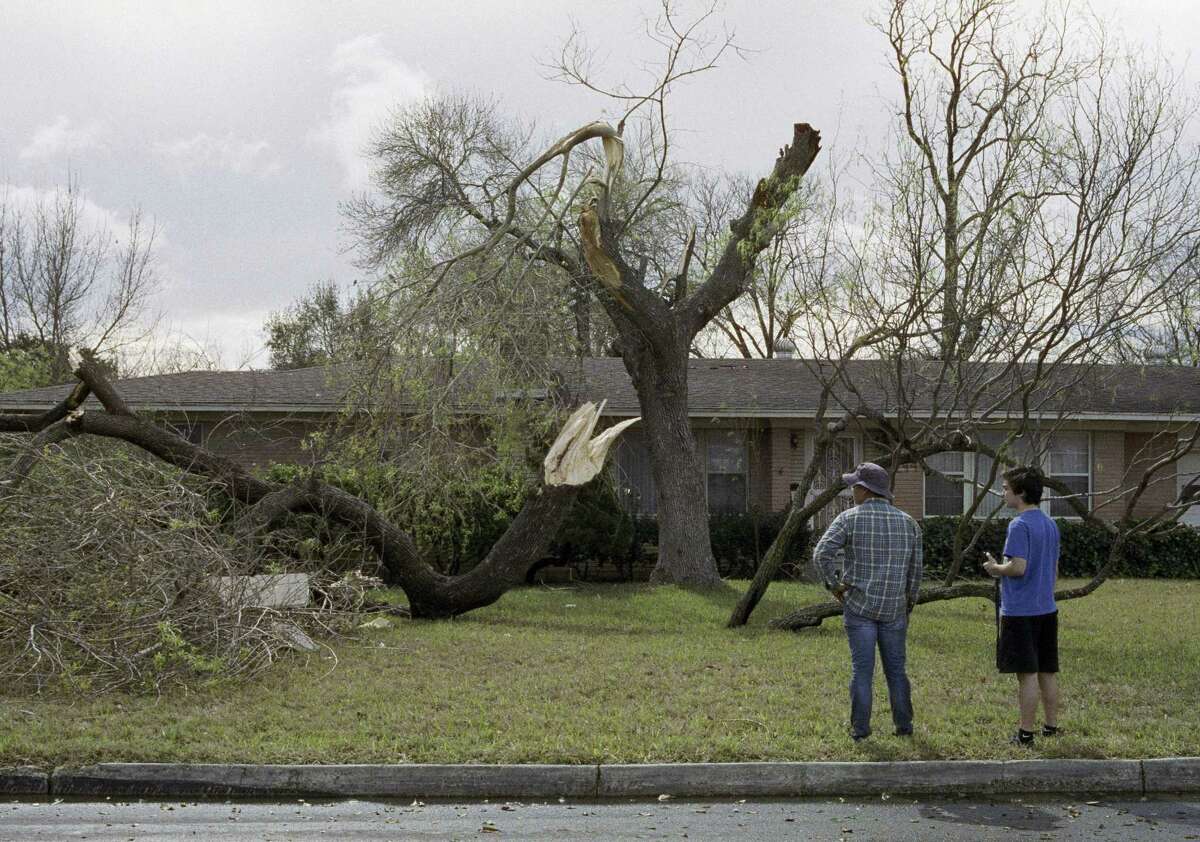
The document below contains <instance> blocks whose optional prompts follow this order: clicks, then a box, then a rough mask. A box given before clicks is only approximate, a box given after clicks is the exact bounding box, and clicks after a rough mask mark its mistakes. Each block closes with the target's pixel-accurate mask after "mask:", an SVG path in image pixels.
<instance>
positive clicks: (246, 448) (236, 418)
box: [203, 414, 318, 467]
mask: <svg viewBox="0 0 1200 842" xmlns="http://www.w3.org/2000/svg"><path fill="white" fill-rule="evenodd" d="M203 423H204V425H205V433H204V445H205V447H207V448H209V449H210V450H212V451H213V452H214V453H219V454H221V455H222V456H227V457H229V458H230V459H233V460H234V461H236V462H238V463H239V464H241V465H245V466H247V467H265V466H266V465H269V464H270V463H272V462H304V461H308V460H310V459H311V458H312V454H311V453H308V452H306V451H304V450H302V449H301V447H300V443H301V441H302V440H303V438H304V437H305V436H306V435H308V434H309V433H311V432H312V431H313V430H315V429H318V426H317V424H316V423H314V422H313V421H308V420H302V419H298V418H292V417H289V416H272V415H265V414H264V415H229V416H225V417H223V418H219V419H216V418H214V419H211V420H210V419H207V418H206V419H204V422H203Z"/></svg>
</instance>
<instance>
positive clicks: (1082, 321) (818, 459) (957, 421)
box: [729, 0, 1200, 628]
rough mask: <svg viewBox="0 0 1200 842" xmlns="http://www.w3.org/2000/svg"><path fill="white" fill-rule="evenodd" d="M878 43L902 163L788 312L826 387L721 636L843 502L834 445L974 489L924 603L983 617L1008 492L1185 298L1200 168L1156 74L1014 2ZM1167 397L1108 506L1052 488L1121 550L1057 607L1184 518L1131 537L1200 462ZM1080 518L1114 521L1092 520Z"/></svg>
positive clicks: (894, 17) (1161, 521) (1186, 400)
mask: <svg viewBox="0 0 1200 842" xmlns="http://www.w3.org/2000/svg"><path fill="white" fill-rule="evenodd" d="M880 28H881V30H882V31H883V34H884V35H885V36H886V38H887V40H888V44H889V47H890V51H891V54H892V59H893V62H894V69H895V71H896V75H897V79H898V80H899V83H900V107H899V109H898V113H899V119H898V125H897V132H896V142H895V144H893V151H892V153H891V154H890V155H889V156H888V157H886V158H885V159H883V160H882V161H880V162H879V163H877V164H876V165H875V167H874V170H875V176H876V178H875V181H876V184H877V185H878V189H879V193H880V195H879V197H878V198H877V200H876V201H875V202H874V204H873V207H872V210H871V212H870V213H868V214H866V215H865V217H864V218H863V219H862V220H861V224H860V225H859V226H856V227H853V228H852V229H851V230H848V231H847V232H846V233H845V234H844V236H843V238H842V241H841V243H840V246H839V254H840V259H839V260H838V261H836V267H835V268H836V271H832V272H830V273H828V274H825V275H822V276H820V277H816V278H814V279H810V280H809V281H807V286H806V287H804V288H803V289H802V290H801V293H800V294H801V295H802V296H803V297H805V298H806V299H807V300H808V302H809V304H810V307H809V309H808V310H807V312H806V313H805V314H804V315H803V316H801V317H800V318H799V319H798V320H797V327H796V330H795V332H794V333H793V334H792V338H793V340H794V341H795V343H796V344H797V346H799V347H801V348H804V349H808V350H809V351H810V353H811V355H812V356H813V357H814V358H816V359H817V360H822V361H823V362H813V363H811V364H810V369H811V371H812V373H813V374H814V376H815V377H816V379H817V380H818V382H820V383H821V385H822V395H821V403H820V407H819V410H818V415H817V420H816V425H817V440H816V446H815V448H814V449H815V458H814V459H813V462H812V463H811V464H810V465H809V467H808V471H807V474H806V476H805V477H804V478H803V480H802V481H801V483H800V489H799V491H798V492H797V494H796V497H795V500H794V501H793V505H792V509H791V511H790V512H789V515H788V517H787V520H786V522H785V526H784V527H783V529H782V531H781V533H780V535H779V537H778V539H777V541H776V544H775V545H774V546H772V547H771V549H770V550H769V551H768V553H767V555H766V559H765V561H764V563H763V564H762V565H761V567H760V569H759V571H758V574H757V575H756V577H755V580H754V582H753V583H752V584H751V587H750V588H749V589H748V591H747V593H746V594H745V596H744V597H743V599H742V600H741V601H740V603H739V604H738V606H737V608H736V609H735V610H734V612H733V614H732V615H731V617H730V620H729V622H730V624H731V625H740V624H742V623H744V622H746V620H747V618H748V617H749V615H750V613H751V612H752V611H753V610H754V607H755V606H756V605H757V603H758V601H759V599H760V598H761V596H762V594H763V592H764V591H765V589H766V588H767V586H768V584H769V582H770V580H771V577H772V576H773V575H774V573H775V571H776V570H777V569H778V566H779V564H780V563H781V562H782V560H783V552H784V548H786V547H787V546H788V543H789V542H790V540H791V538H792V536H793V535H794V534H795V533H796V532H797V531H798V530H799V529H801V528H803V527H805V526H806V525H808V524H810V523H811V522H812V519H813V518H814V517H815V516H816V515H818V514H819V513H821V512H823V511H825V510H826V507H827V506H828V505H829V504H830V503H831V502H833V501H835V500H836V499H837V498H838V496H839V494H840V493H841V492H842V491H843V490H844V489H843V488H842V486H841V483H840V482H839V481H838V479H837V473H838V472H837V471H835V470H834V471H831V470H827V466H826V464H825V463H826V462H827V461H829V462H831V463H836V462H837V460H836V459H832V458H830V457H831V454H833V453H834V452H835V451H836V445H837V442H838V439H839V437H840V436H842V435H845V434H856V435H858V436H860V437H861V438H862V439H863V441H864V442H865V443H866V444H867V446H868V448H869V450H870V451H871V453H870V455H871V456H873V457H874V458H875V461H877V462H879V463H880V464H882V465H884V466H885V467H887V468H889V469H890V470H891V471H892V472H893V475H895V474H896V472H897V471H900V470H901V469H902V468H904V467H905V466H916V467H919V468H920V469H921V470H923V471H924V472H925V473H926V475H927V476H928V477H929V478H930V481H937V482H940V483H943V484H948V485H950V486H951V487H952V488H957V489H965V496H964V497H963V501H964V508H963V517H962V520H961V521H960V524H959V527H958V532H957V534H956V535H955V540H954V549H953V555H952V558H951V559H945V560H937V561H940V562H943V563H944V566H945V570H946V573H945V576H944V579H943V582H942V583H941V587H938V588H932V589H929V590H928V591H926V592H923V593H922V596H921V601H928V600H933V599H945V598H953V597H957V596H986V597H990V596H991V588H990V586H989V585H988V584H987V583H978V582H960V581H959V577H960V574H961V573H962V565H963V560H964V556H965V555H966V554H967V553H968V552H969V551H970V550H971V549H972V548H973V547H974V546H975V544H976V542H977V541H978V540H979V536H980V535H981V534H982V531H983V529H984V528H985V526H986V524H987V522H988V521H989V520H990V519H991V518H994V517H995V515H996V512H997V509H998V506H997V505H996V500H997V499H998V498H997V494H996V488H997V486H998V484H999V483H998V480H999V473H1001V472H1002V471H1003V470H1004V468H1005V467H1006V466H1010V465H1013V464H1016V463H1017V462H1026V463H1027V462H1029V461H1038V460H1039V455H1040V454H1041V453H1044V452H1045V447H1046V442H1047V441H1048V439H1049V437H1050V436H1052V435H1053V434H1054V433H1055V432H1056V431H1061V430H1067V429H1071V428H1072V426H1073V421H1074V419H1075V418H1076V415H1077V410H1078V407H1079V406H1080V405H1081V404H1082V403H1084V401H1082V400H1081V397H1082V396H1085V395H1086V396H1092V397H1094V396H1096V395H1103V394H1106V393H1108V392H1111V391H1112V390H1114V389H1117V388H1119V387H1120V386H1122V385H1124V386H1128V385H1129V384H1127V383H1126V384H1121V383H1115V382H1114V378H1118V377H1129V376H1130V374H1131V372H1130V370H1129V369H1112V368H1106V367H1105V365H1104V363H1106V362H1114V361H1118V360H1120V359H1122V358H1123V351H1124V350H1125V349H1126V348H1127V344H1128V342H1129V338H1130V336H1131V334H1132V332H1133V329H1134V328H1136V327H1137V326H1139V325H1142V326H1144V325H1148V324H1150V325H1152V324H1156V323H1160V322H1162V321H1163V320H1164V319H1169V317H1170V315H1171V313H1172V309H1171V308H1172V307H1173V305H1174V303H1175V302H1177V301H1178V300H1179V295H1180V292H1181V290H1183V289H1186V288H1187V286H1188V285H1189V284H1193V285H1194V277H1195V267H1196V265H1197V259H1198V258H1200V222H1198V220H1200V159H1198V158H1197V155H1196V153H1195V151H1194V150H1193V149H1192V148H1191V147H1190V146H1189V145H1187V144H1186V143H1185V142H1184V138H1185V137H1186V136H1187V132H1188V131H1189V127H1190V126H1191V117H1192V110H1191V109H1190V107H1189V106H1188V105H1187V103H1181V102H1180V101H1179V99H1178V96H1177V91H1176V84H1175V82H1174V81H1173V79H1172V77H1171V76H1170V74H1169V73H1166V72H1164V71H1163V70H1162V69H1161V68H1159V67H1154V66H1151V67H1144V66H1142V65H1140V64H1139V62H1138V61H1137V60H1135V59H1132V58H1122V59H1119V58H1117V56H1118V55H1119V52H1118V51H1116V50H1114V49H1112V47H1111V45H1107V44H1105V43H1104V42H1103V40H1102V39H1101V40H1100V42H1098V43H1093V44H1084V45H1080V44H1079V43H1078V42H1079V41H1080V40H1081V39H1082V36H1080V35H1079V34H1078V33H1075V32H1072V31H1071V30H1070V28H1069V27H1068V25H1067V21H1066V20H1064V19H1057V20H1056V19H1054V18H1052V17H1042V18H1037V19H1032V20H1031V19H1028V18H1025V19H1024V20H1022V17H1021V16H1020V15H1019V14H1018V12H1017V9H1016V8H1015V4H1013V3H1012V2H1010V0H972V2H970V3H966V4H961V5H959V6H952V5H946V4H943V3H937V2H930V3H925V2H900V0H897V2H895V3H894V4H891V10H890V14H889V15H888V16H887V18H886V19H885V20H884V21H882V22H881V23H880ZM802 286H804V285H803V284H802ZM1177 397H1178V402H1177V405H1174V406H1170V407H1166V408H1164V411H1163V414H1164V415H1165V416H1167V417H1168V423H1165V424H1164V425H1163V427H1162V428H1161V429H1160V430H1159V431H1157V433H1156V434H1155V435H1154V436H1153V437H1152V438H1151V440H1150V442H1148V443H1147V444H1146V445H1145V446H1144V447H1143V448H1142V452H1140V453H1137V454H1133V456H1134V457H1135V458H1133V459H1132V460H1131V463H1133V464H1135V465H1137V467H1136V468H1134V469H1133V470H1131V472H1130V473H1129V475H1127V476H1124V477H1121V478H1120V481H1118V482H1114V483H1112V485H1111V487H1098V488H1094V489H1090V492H1091V493H1090V494H1089V489H1086V488H1079V487H1077V486H1076V487H1071V486H1070V485H1068V484H1066V483H1064V482H1062V481H1061V480H1059V479H1056V478H1055V477H1053V476H1050V477H1049V478H1048V480H1047V486H1048V487H1049V488H1050V489H1051V490H1052V492H1054V494H1055V495H1057V496H1058V497H1059V498H1060V499H1059V502H1058V503H1056V505H1058V506H1059V507H1062V506H1069V508H1070V513H1071V514H1074V515H1076V516H1078V517H1080V518H1082V519H1083V520H1085V521H1086V522H1088V523H1091V524H1093V525H1095V526H1096V527H1098V528H1100V529H1103V530H1104V531H1105V532H1107V533H1108V534H1109V535H1110V536H1111V539H1112V543H1111V554H1110V556H1109V558H1108V560H1107V561H1106V562H1105V563H1104V564H1103V565H1102V566H1101V568H1100V569H1099V570H1097V572H1096V575H1095V577H1094V578H1093V579H1092V580H1091V581H1090V582H1089V583H1088V584H1087V585H1086V586H1085V587H1083V588H1079V589H1075V590H1071V591H1064V592H1063V593H1062V594H1061V596H1062V597H1063V598H1070V597H1076V596H1084V595H1086V594H1088V593H1091V592H1092V591H1093V590H1094V589H1095V588H1096V587H1098V586H1099V585H1100V584H1101V583H1102V582H1103V581H1104V580H1105V578H1107V576H1108V575H1109V574H1110V573H1111V572H1112V570H1113V569H1114V567H1115V565H1116V564H1117V563H1118V562H1119V560H1120V557H1121V554H1122V549H1123V547H1124V545H1125V544H1126V543H1127V541H1128V540H1129V539H1130V537H1131V536H1133V535H1136V534H1138V533H1141V532H1146V531H1151V530H1155V529H1158V528H1162V527H1163V526H1167V525H1169V524H1171V523H1173V522H1174V521H1176V520H1177V519H1178V517H1179V515H1180V513H1182V512H1183V511H1184V510H1186V508H1187V507H1188V506H1189V505H1193V504H1195V503H1196V502H1197V495H1196V493H1195V489H1193V490H1192V491H1191V492H1190V494H1185V495H1184V497H1183V498H1180V499H1175V500H1174V502H1172V503H1170V504H1169V505H1162V506H1159V507H1158V508H1157V510H1155V511H1153V512H1149V513H1146V512H1145V511H1144V509H1145V507H1144V506H1143V507H1141V509H1138V511H1137V513H1138V517H1137V519H1135V518H1134V514H1135V508H1136V507H1137V504H1138V501H1139V500H1141V499H1142V498H1143V497H1144V496H1145V492H1146V491H1147V490H1148V489H1150V488H1152V487H1154V486H1155V485H1157V484H1160V483H1163V482H1166V481H1170V480H1171V477H1172V473H1173V472H1172V471H1171V466H1172V465H1174V464H1175V463H1177V462H1178V460H1179V459H1180V458H1181V457H1182V456H1183V455H1185V454H1186V453H1188V452H1190V451H1193V450H1194V449H1195V448H1196V443H1197V430H1196V422H1195V418H1196V416H1197V414H1200V406H1197V404H1196V403H1195V400H1196V398H1195V395H1194V394H1180V395H1178V396H1177ZM1171 416H1174V417H1173V418H1172V417H1171ZM972 454H974V455H973V456H972ZM955 459H957V460H958V461H957V466H958V469H957V470H953V471H952V470H950V467H951V466H953V465H954V464H955V462H954V460H955ZM964 459H965V460H967V461H966V462H964V461H963V460H964ZM965 465H971V466H972V468H971V470H969V471H968V470H964V466H965ZM1051 473H1052V472H1051ZM951 493H952V492H951ZM1091 503H1096V504H1097V506H1099V505H1106V506H1108V507H1109V511H1113V510H1116V511H1117V512H1118V515H1117V517H1115V518H1113V519H1109V518H1102V517H1099V516H1098V515H1097V514H1096V512H1095V511H1094V508H1096V506H1092V505H1090V504H1091ZM1061 513H1064V514H1065V513H1066V512H1061ZM977 516H978V517H977ZM840 611H841V609H840V607H839V606H837V605H836V604H835V603H832V602H830V603H826V604H822V605H815V606H811V607H808V608H802V609H800V610H799V611H797V612H795V613H793V614H791V615H789V616H788V617H785V618H781V619H779V620H778V621H777V623H778V624H779V625H781V626H783V627H787V628H801V627H804V626H806V625H813V624H816V623H819V622H820V620H821V619H822V618H824V617H829V616H834V615H836V614H839V613H840Z"/></svg>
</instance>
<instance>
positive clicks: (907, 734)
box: [892, 728, 913, 737]
mask: <svg viewBox="0 0 1200 842" xmlns="http://www.w3.org/2000/svg"><path fill="white" fill-rule="evenodd" d="M912 735H913V732H912V728H909V729H908V730H907V731H902V730H900V729H899V728H897V729H896V730H895V731H893V732H892V736H894V737H911V736H912Z"/></svg>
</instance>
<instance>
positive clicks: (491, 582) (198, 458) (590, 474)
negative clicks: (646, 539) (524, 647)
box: [0, 361, 640, 618]
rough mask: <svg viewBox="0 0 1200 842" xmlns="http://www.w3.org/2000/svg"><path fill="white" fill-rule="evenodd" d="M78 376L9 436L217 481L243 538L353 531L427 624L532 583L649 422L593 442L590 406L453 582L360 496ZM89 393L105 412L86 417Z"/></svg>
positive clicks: (87, 371) (17, 476)
mask: <svg viewBox="0 0 1200 842" xmlns="http://www.w3.org/2000/svg"><path fill="white" fill-rule="evenodd" d="M76 376H77V377H79V380H80V385H78V386H77V387H76V388H75V389H74V390H73V391H72V393H71V395H70V396H69V397H68V398H67V399H65V400H64V401H63V402H62V403H61V404H59V405H58V406H57V407H55V408H54V409H52V410H50V411H48V412H46V413H43V414H42V415H39V416H22V415H0V431H7V432H27V433H39V434H41V435H40V436H39V438H38V439H37V440H36V441H37V442H38V445H39V447H40V446H44V444H46V443H49V442H51V441H60V440H62V439H64V438H69V437H71V436H77V435H93V436H99V437H101V438H111V439H120V440H121V441H125V442H128V443H129V444H132V445H134V446H136V447H139V448H141V449H142V450H144V451H146V452H147V453H150V454H152V455H154V456H156V457H158V458H159V459H162V460H163V461H165V462H167V463H169V464H171V465H174V466H175V467H177V468H179V469H180V470H182V471H185V472H187V473H190V474H195V475H197V476H203V477H207V478H208V479H210V480H212V481H215V482H216V483H217V485H218V486H220V487H221V488H222V489H223V490H224V492H225V493H226V494H228V495H229V496H230V497H232V498H233V499H235V500H238V501H239V502H241V503H244V504H246V505H248V506H250V507H251V508H250V510H249V511H248V512H247V514H246V515H245V516H243V518H242V520H241V521H240V522H239V524H238V528H239V529H251V530H253V529H271V528H273V527H275V526H276V525H278V524H279V523H280V522H282V519H283V516H284V515H286V514H288V513H289V512H308V513H312V514H316V515H319V516H321V517H325V518H328V519H329V520H331V521H334V522H336V523H338V524H340V525H342V526H345V527H348V528H350V529H353V530H355V531H356V532H358V533H359V534H361V535H362V536H363V537H364V539H365V540H366V541H367V543H368V544H369V545H370V546H371V547H372V548H373V549H374V550H375V552H376V553H377V555H378V556H379V559H380V561H381V563H382V565H383V569H384V572H385V581H387V582H388V584H391V585H396V586H398V587H400V588H401V589H402V590H403V591H404V593H405V595H406V596H407V597H408V599H409V608H410V611H411V614H412V616H413V617H419V618H443V617H453V616H456V615H458V614H463V613H466V612H467V611H471V610H473V609H476V608H481V607H483V606H485V605H489V604H491V603H493V602H495V601H496V600H497V599H499V598H500V596H501V595H502V594H503V593H504V592H505V591H507V590H508V589H509V588H511V587H513V586H515V585H518V584H520V583H522V582H523V581H524V579H525V573H526V571H527V570H528V569H529V567H530V566H531V565H533V564H534V563H535V562H536V561H538V560H539V559H540V558H541V557H542V555H544V554H545V552H546V550H547V549H548V548H549V546H550V542H551V541H552V540H553V538H554V536H555V534H556V533H557V532H558V528H559V526H560V525H561V523H562V521H563V519H564V518H565V517H566V515H567V513H568V512H569V511H570V509H571V506H572V504H573V503H574V501H575V495H576V493H577V492H578V490H579V488H580V486H582V485H584V484H586V483H587V482H589V481H590V480H591V479H593V478H594V477H595V476H596V475H597V474H598V473H599V472H600V470H601V468H603V466H604V460H605V456H606V455H607V453H608V450H609V448H610V447H611V446H612V444H613V442H614V441H615V440H616V437H617V436H618V435H619V434H620V433H621V432H622V431H623V430H624V429H625V428H626V427H628V426H629V425H630V424H633V423H636V422H637V421H638V420H640V419H636V418H635V419H630V420H628V421H624V422H622V423H620V424H617V425H615V426H613V427H611V428H609V429H607V430H605V431H604V432H603V433H601V434H600V435H599V436H597V437H595V438H593V437H592V433H593V432H594V430H595V427H596V422H597V420H598V418H599V413H600V409H599V408H597V407H596V406H595V405H593V404H591V403H586V404H584V405H583V406H581V407H580V408H579V409H578V410H576V412H575V413H574V415H572V416H571V418H570V419H569V420H568V421H567V423H566V424H565V425H564V427H563V429H562V431H561V432H560V433H559V436H558V438H557V439H556V440H555V442H554V444H553V445H552V446H551V448H550V451H549V452H548V454H547V456H546V460H545V464H544V471H543V479H542V482H541V485H540V486H539V488H538V489H537V490H536V491H535V492H534V493H533V494H532V495H531V496H530V498H529V500H528V501H527V502H526V504H525V506H524V507H523V508H522V509H521V511H520V512H519V513H518V514H517V517H516V518H515V519H514V520H513V522H512V524H511V525H510V526H509V529H508V531H507V532H505V534H504V535H502V536H501V537H500V540H499V541H497V542H496V544H495V546H493V547H492V549H491V551H490V552H489V553H488V555H487V557H486V558H484V560H483V561H482V562H480V564H479V565H478V566H476V567H475V568H474V569H472V570H471V571H470V572H469V573H465V574H463V575H461V576H446V575H443V574H441V573H438V572H437V571H436V570H435V569H434V568H433V567H432V566H431V565H429V564H428V563H427V562H425V561H424V560H423V559H422V558H421V556H420V553H419V552H418V550H417V547H416V545H415V543H414V542H413V540H412V538H411V537H410V536H409V535H408V534H407V533H405V532H404V531H403V530H401V529H399V528H397V527H396V526H395V525H393V524H391V523H389V522H388V521H387V520H386V519H384V517H383V516H382V515H380V514H379V512H378V511H376V510H375V509H374V508H373V507H372V506H371V505H370V504H368V503H366V502H365V501H363V500H361V499H359V498H358V497H355V496H353V495H352V494H348V493H346V492H345V491H342V490H341V489H339V488H335V487H333V486H331V485H328V484H326V483H324V482H322V481H320V480H319V479H316V478H310V479H307V480H305V481H302V482H301V483H298V484H296V485H290V486H289V485H280V484H278V483H272V482H267V481H264V480H261V479H259V478H257V477H255V476H253V475H251V474H249V473H248V472H246V471H245V470H244V469H243V468H242V467H241V466H239V465H238V464H236V463H235V462H233V461H232V460H229V459H226V458H225V457H223V456H219V455H217V454H215V453H213V452H211V451H209V450H206V449H205V448H202V447H199V446H197V445H194V444H192V443H190V442H188V441H186V440H185V439H183V438H181V437H179V436H178V435H176V434H174V433H172V432H169V431H167V430H164V429H162V428H161V427H159V426H157V425H155V424H153V423H151V422H150V421H147V420H145V419H142V418H139V417H137V416H136V415H135V414H134V413H133V412H131V411H130V410H129V408H128V407H127V406H126V405H125V403H124V401H122V400H121V398H120V396H119V395H118V394H117V392H116V390H115V389H114V388H113V387H112V385H111V384H110V383H108V381H107V380H106V379H105V377H104V375H103V373H101V371H100V370H99V369H98V368H97V367H96V366H95V365H93V364H92V363H90V362H86V361H85V362H84V363H83V364H82V365H80V367H79V369H78V370H77V371H76ZM89 392H90V393H91V394H94V395H95V396H96V397H97V399H98V400H99V401H100V403H101V405H102V406H103V407H104V411H103V412H99V411H85V410H83V409H81V408H80V406H81V405H82V403H83V401H84V400H85V399H86V397H87V395H88V393H89ZM36 459H37V450H35V449H33V448H30V449H29V450H28V451H27V452H26V453H23V454H22V455H21V456H20V457H18V459H17V460H16V462H14V464H13V465H12V466H11V467H10V468H9V470H8V472H7V473H6V474H5V475H4V478H3V480H0V482H2V483H3V487H0V499H2V498H3V497H5V496H9V495H11V494H14V493H15V492H16V491H17V489H18V488H19V486H20V484H21V481H22V480H23V479H24V477H25V476H26V475H27V474H28V473H29V471H30V470H32V469H33V467H34V464H35V462H36Z"/></svg>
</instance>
